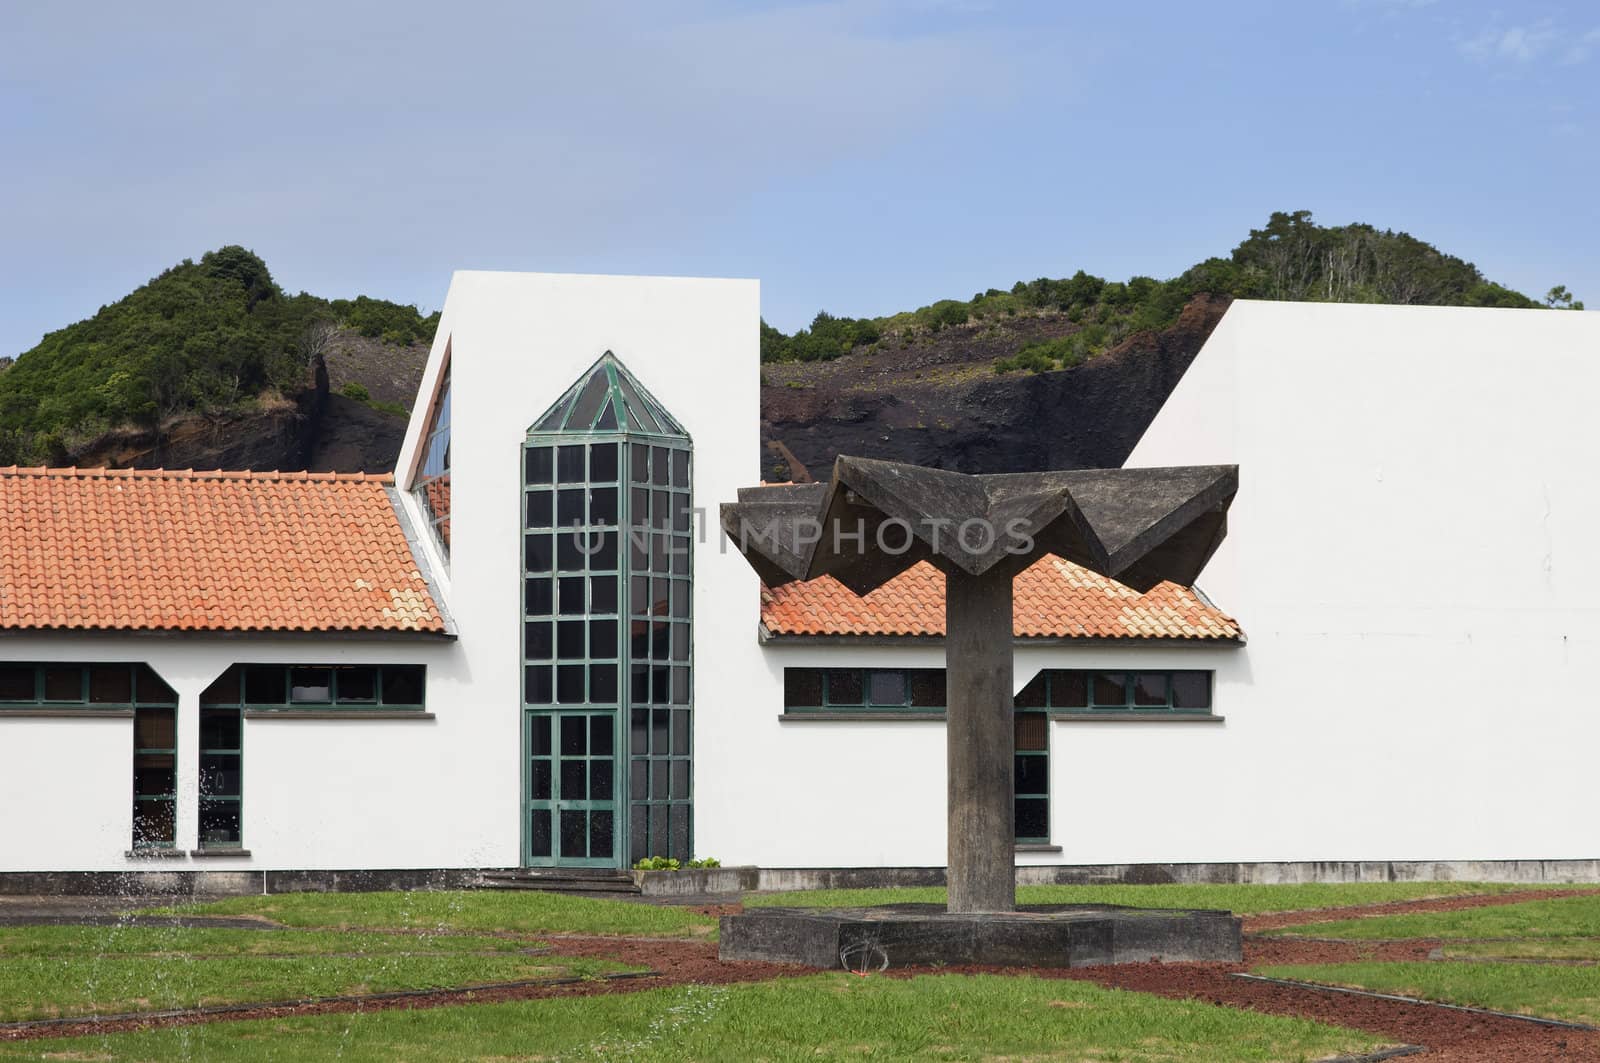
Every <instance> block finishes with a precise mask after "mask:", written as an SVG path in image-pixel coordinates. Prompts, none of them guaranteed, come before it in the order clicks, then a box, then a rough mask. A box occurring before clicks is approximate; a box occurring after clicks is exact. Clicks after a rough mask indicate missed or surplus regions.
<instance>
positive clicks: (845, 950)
mask: <svg viewBox="0 0 1600 1063" xmlns="http://www.w3.org/2000/svg"><path fill="white" fill-rule="evenodd" d="M1239 925H1240V923H1239V919H1238V917H1237V916H1235V915H1234V914H1233V913H1231V912H1223V911H1212V910H1206V909H1196V910H1188V909H1163V908H1126V907H1122V906H1120V905H1112V904H1090V905H1064V904H1040V905H1024V906H1022V907H1020V908H1019V909H1018V910H1017V911H1015V912H1008V913H1004V914H998V915H955V914H951V913H949V912H947V911H945V909H944V907H943V906H942V905H937V904H890V905H881V906H876V907H871V908H751V909H748V910H746V911H745V912H744V913H743V914H741V915H725V916H723V917H722V933H721V947H720V949H719V952H718V955H719V957H720V958H721V959H723V960H764V961H767V962H769V963H796V964H803V965H805V966H807V967H821V968H828V969H835V968H843V969H846V970H853V971H878V970H885V969H887V968H890V967H920V966H927V965H931V964H946V965H949V964H983V965H987V966H996V967H1092V966H1096V965H1101V964H1112V963H1146V962H1149V961H1151V960H1163V961H1165V962H1168V963H1191V962H1215V963H1239V962H1240V961H1241V960H1242V959H1243V945H1242V942H1241V936H1240V930H1239Z"/></svg>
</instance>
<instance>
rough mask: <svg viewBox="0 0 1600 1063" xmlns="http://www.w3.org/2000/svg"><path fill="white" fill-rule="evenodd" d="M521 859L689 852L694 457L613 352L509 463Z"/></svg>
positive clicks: (551, 861) (559, 861)
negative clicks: (518, 561)
mask: <svg viewBox="0 0 1600 1063" xmlns="http://www.w3.org/2000/svg"><path fill="white" fill-rule="evenodd" d="M522 458H523V461H522V469H523V477H522V485H523V486H522V495H523V497H522V500H521V502H522V509H521V521H522V529H523V557H522V584H523V595H522V602H523V615H522V675H523V679H522V741H523V765H524V767H523V837H522V849H523V862H524V863H525V864H527V865H528V866H561V867H623V866H628V865H631V864H632V863H633V862H635V861H637V860H639V859H641V858H643V857H645V856H672V857H676V858H678V859H680V860H687V859H688V858H689V857H690V855H691V854H692V851H693V846H694V823H693V816H694V812H693V802H692V798H691V793H692V783H693V780H692V762H693V732H692V722H693V708H694V706H693V697H692V695H693V689H694V687H693V683H692V682H691V680H690V676H691V669H692V668H693V666H694V660H693V657H694V639H693V632H694V629H693V624H694V615H693V613H694V606H693V588H694V535H693V531H694V520H693V510H692V502H691V499H692V488H691V485H692V482H693V481H692V477H693V473H694V445H693V443H692V441H691V440H690V438H689V434H688V433H687V432H685V431H684V430H683V427H682V425H680V424H679V423H678V422H677V420H676V419H674V418H673V417H672V415H671V414H670V413H668V412H667V410H666V409H665V407H663V406H662V405H661V403H659V402H658V401H656V399H655V398H654V397H653V396H652V395H651V394H650V393H649V392H648V391H647V390H646V389H645V388H644V387H643V386H642V385H641V384H640V383H639V382H638V380H636V379H635V378H634V377H633V375H632V374H631V373H629V372H628V370H627V368H626V367H625V366H624V365H623V364H622V362H621V361H619V360H618V359H617V357H616V356H615V355H614V354H612V353H611V352H610V351H607V352H606V353H605V354H603V355H601V357H600V358H599V360H598V361H596V362H595V363H594V365H592V366H591V367H590V368H589V369H588V370H587V371H586V372H585V373H584V374H583V375H582V376H581V377H579V379H578V381H577V382H576V383H574V384H573V385H572V387H570V388H569V389H568V390H567V392H566V393H565V394H564V395H562V397H561V398H560V399H559V400H557V402H556V403H555V404H554V405H553V406H551V407H550V409H549V410H547V411H546V412H545V413H544V414H543V415H542V416H541V417H540V418H539V419H538V420H537V421H535V422H534V424H533V426H532V427H531V428H530V429H529V430H528V433H527V436H526V438H525V440H524V442H523V454H522Z"/></svg>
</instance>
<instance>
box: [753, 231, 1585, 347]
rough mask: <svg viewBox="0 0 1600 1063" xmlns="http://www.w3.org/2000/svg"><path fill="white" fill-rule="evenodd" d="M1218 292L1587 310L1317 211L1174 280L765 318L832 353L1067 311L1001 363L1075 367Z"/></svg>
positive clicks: (1417, 243) (1406, 239) (768, 337)
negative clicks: (857, 314) (1323, 218)
mask: <svg viewBox="0 0 1600 1063" xmlns="http://www.w3.org/2000/svg"><path fill="white" fill-rule="evenodd" d="M1200 292H1209V293H1212V294H1217V295H1229V296H1234V297H1236V298H1250V299H1288V300H1310V301H1322V302H1338V303H1415V304H1426V305H1431V306H1510V307H1536V306H1542V305H1546V304H1548V305H1551V306H1563V307H1569V306H1570V307H1572V308H1574V309H1582V307H1583V304H1582V303H1575V302H1574V301H1573V300H1572V297H1571V295H1570V294H1569V293H1568V292H1567V290H1566V289H1565V288H1564V287H1556V288H1553V289H1551V291H1550V294H1549V295H1548V296H1547V297H1546V303H1539V302H1536V301H1534V300H1533V299H1530V298H1528V297H1527V296H1526V295H1523V294H1522V293H1520V292H1515V291H1512V290H1511V289H1509V288H1505V287H1503V286H1501V285H1499V284H1496V283H1494V282H1493V281H1490V280H1489V279H1488V278H1486V277H1484V275H1483V274H1482V273H1481V272H1479V270H1478V268H1477V267H1476V266H1474V265H1473V264H1472V263H1470V262H1467V261H1464V260H1462V259H1459V258H1456V257H1455V256H1454V255H1448V254H1445V253H1444V252H1442V251H1440V250H1439V249H1438V248H1436V247H1434V246H1433V245H1431V244H1428V243H1424V242H1423V241H1421V240H1418V239H1417V238H1416V237H1414V236H1411V235H1409V234H1407V233H1403V232H1393V231H1391V230H1387V229H1384V230H1380V229H1376V228H1374V227H1373V226H1371V225H1363V224H1354V225H1340V226H1321V225H1318V224H1316V222H1314V221H1313V220H1312V217H1311V212H1310V211H1306V210H1300V211H1295V212H1294V213H1292V214H1287V213H1283V212H1281V211H1280V212H1276V213H1274V214H1273V215H1272V216H1271V217H1270V218H1269V219H1268V220H1267V224H1266V226H1265V227H1264V228H1260V229H1252V230H1251V232H1250V235H1249V237H1248V238H1246V239H1245V240H1244V242H1243V243H1241V244H1240V245H1239V246H1238V247H1236V248H1234V249H1233V252H1232V253H1231V254H1230V255H1229V256H1228V257H1227V258H1209V259H1206V261H1204V262H1201V263H1198V264H1197V265H1194V266H1191V267H1190V268H1189V269H1187V270H1185V271H1184V272H1183V274H1182V275H1180V276H1177V277H1173V278H1171V279H1169V280H1164V281H1163V280H1156V279H1155V278H1153V277H1132V278H1130V279H1128V280H1127V281H1108V280H1106V279H1104V278H1103V277H1096V276H1093V275H1091V274H1088V273H1085V272H1083V271H1082V270H1079V271H1078V272H1077V273H1076V274H1074V275H1073V276H1071V277H1068V278H1066V279H1063V280H1050V279H1048V278H1044V277H1041V278H1039V279H1038V280H1034V281H1018V282H1017V283H1016V284H1014V285H1012V287H1011V289H1010V290H1009V291H1001V290H1000V289H998V288H990V289H989V290H988V291H986V292H980V293H978V294H977V295H974V296H973V297H972V298H971V299H966V300H961V299H944V300H941V301H939V302H936V303H933V304H931V305H929V306H924V307H922V308H921V309H920V310H914V311H911V312H908V313H901V314H894V315H892V316H889V317H877V318H848V317H834V316H833V315H831V314H828V313H825V312H824V313H819V314H818V315H817V317H816V319H815V320H814V321H813V322H812V323H811V327H810V328H805V329H800V330H799V331H797V332H796V333H795V334H794V335H792V336H788V335H785V334H784V333H782V332H780V331H779V330H777V329H775V328H773V327H771V326H770V325H768V324H766V323H765V322H762V326H761V360H762V361H764V362H788V361H800V362H807V361H825V360H828V359H832V358H838V357H840V356H841V355H844V354H848V353H849V352H850V351H851V350H853V349H855V348H857V347H862V346H866V347H869V348H870V347H871V346H872V345H874V344H878V343H882V342H884V341H885V340H886V339H888V338H890V337H899V338H902V339H904V338H906V337H914V336H916V335H919V334H921V335H926V334H928V333H937V332H939V331H941V330H943V329H945V328H948V327H951V326H955V325H964V324H966V323H968V322H969V321H984V320H988V319H993V318H996V317H1002V316H1016V315H1019V314H1030V313H1032V314H1039V313H1065V314H1066V315H1067V317H1068V319H1069V320H1070V321H1071V322H1072V323H1073V324H1075V325H1077V326H1078V328H1077V329H1076V330H1074V331H1073V332H1072V333H1071V334H1070V335H1068V336H1065V337H1062V338H1060V339H1056V340H1051V341H1049V342H1045V343H1034V344H1031V345H1028V346H1024V347H1021V348H1019V349H1018V350H1017V351H1016V353H1015V354H1013V355H1012V356H1011V357H1009V358H1003V359H1000V360H999V361H998V362H997V363H996V365H995V368H996V370H997V371H1000V372H1006V371H1009V370H1013V369H1031V370H1034V371H1035V372H1043V371H1045V370H1050V369H1062V368H1069V367H1071V366H1074V365H1077V364H1079V363H1081V362H1083V361H1085V360H1086V359H1088V358H1091V357H1093V356H1094V355H1095V354H1098V353H1099V352H1101V351H1103V350H1105V349H1107V348H1108V347H1111V346H1113V345H1114V344H1116V343H1117V342H1118V341H1120V340H1122V339H1123V338H1125V337H1126V336H1129V335H1131V334H1132V333H1134V332H1138V331H1140V330H1143V329H1163V328H1166V327H1167V326H1168V325H1171V324H1172V323H1173V322H1174V321H1176V320H1177V318H1178V313H1179V311H1181V310H1182V309H1183V306H1184V304H1185V303H1187V302H1188V301H1189V299H1190V297H1191V296H1193V295H1195V294H1197V293H1200Z"/></svg>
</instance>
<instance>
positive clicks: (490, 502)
mask: <svg viewBox="0 0 1600 1063" xmlns="http://www.w3.org/2000/svg"><path fill="white" fill-rule="evenodd" d="M759 321H760V286H759V285H758V283H757V282H755V281H750V280H707V279H691V278H674V277H610V276H573V275H558V274H525V273H524V274H519V273H481V272H461V273H457V274H456V275H455V277H454V279H453V281H452V282H451V286H450V294H449V297H448V299H447V300H446V303H445V307H444V311H443V314H442V315H441V322H440V327H439V332H438V338H437V339H436V340H435V344H434V351H433V355H432V358H431V359H430V362H429V366H428V369H427V372H426V374H425V378H424V381H423V384H422V392H421V394H422V395H423V396H428V395H431V394H432V391H433V387H434V381H435V380H436V379H437V376H438V373H439V371H440V364H441V362H442V359H443V354H444V346H445V343H446V341H447V340H448V342H449V343H450V345H451V351H452V358H451V363H452V364H451V369H450V373H451V389H452V415H453V420H454V426H453V429H452V436H451V465H452V473H451V533H452V551H451V561H450V569H451V571H450V575H449V581H448V587H449V590H448V592H447V599H448V605H449V609H450V612H451V615H452V616H453V618H454V620H455V622H456V625H457V627H458V629H459V631H460V640H461V641H460V646H461V651H462V654H463V659H464V661H465V667H466V670H467V672H468V674H469V675H470V677H471V688H470V695H469V696H468V699H467V701H466V702H465V703H463V704H461V705H457V706H452V707H450V709H449V710H448V711H450V712H452V713H455V714H457V715H458V716H459V717H461V718H463V719H464V720H470V721H471V723H470V733H463V734H462V737H461V743H460V744H459V745H457V746H455V747H454V750H453V758H454V767H455V772H454V773H453V774H452V775H450V776H448V777H445V778H443V779H442V780H441V781H442V782H444V783H445V784H446V787H445V788H446V792H447V796H446V797H445V798H444V799H445V800H450V801H453V802H456V803H457V813H458V815H461V816H466V815H470V816H472V817H475V819H476V820H477V824H476V825H475V826H474V828H473V829H474V831H479V830H481V831H482V832H483V838H484V839H485V840H484V841H483V842H482V848H469V847H467V846H462V847H460V852H459V855H458V857H457V860H456V862H455V864H454V866H474V865H483V864H488V865H498V866H507V865H515V864H516V863H518V861H519V860H520V859H521V852H520V838H521V820H520V817H521V809H520V805H521V792H522V791H521V787H522V775H521V744H520V727H521V713H522V708H521V706H522V689H521V640H522V621H521V618H522V585H521V579H520V575H519V573H520V571H521V560H522V443H523V438H524V436H525V435H526V433H527V430H528V427H529V425H531V424H532V423H533V422H534V421H535V420H536V419H537V418H538V417H539V416H540V415H541V414H542V413H544V412H545V410H546V409H547V408H548V407H549V406H550V405H552V404H553V403H554V402H555V401H556V400H557V399H558V398H560V397H561V395H562V394H563V393H564V392H565V391H566V390H567V388H568V387H570V386H571V385H572V384H573V382H575V381H576V380H577V379H578V378H579V376H580V375H581V374H582V373H583V372H584V370H586V369H588V368H589V366H590V365H591V364H592V363H593V362H594V361H595V359H597V358H598V357H600V355H601V354H603V353H604V352H605V351H607V350H609V351H611V352H613V353H614V354H615V355H616V356H617V357H618V358H619V359H621V361H622V363H623V364H624V365H626V366H627V368H628V369H629V371H631V372H632V373H633V374H634V376H636V377H637V378H638V380H639V381H640V383H642V384H643V385H644V386H645V388H647V389H648V390H649V391H650V392H651V393H652V394H653V395H654V396H655V397H656V398H657V399H658V400H660V402H661V403H662V404H663V405H664V406H665V407H666V409H667V411H668V412H669V413H671V414H672V416H673V417H675V418H677V420H678V421H679V423H681V424H682V425H683V426H684V428H685V429H686V430H687V431H688V433H689V435H690V437H691V438H692V439H693V442H694V472H693V491H694V504H695V506H696V507H697V508H700V509H702V510H704V512H705V514H706V522H707V527H708V535H709V538H708V540H707V541H700V542H697V544H696V547H695V557H694V565H695V572H694V576H695V580H694V588H695V589H694V595H695V597H694V641H695V653H696V661H695V668H694V671H693V673H692V675H693V682H694V692H693V697H694V707H695V717H696V723H695V749H694V756H695V763H694V772H695V778H694V782H695V788H696V816H697V820H696V834H697V845H696V847H697V848H698V849H699V850H700V851H701V852H717V851H719V849H720V851H721V852H728V853H731V852H732V850H731V849H730V848H727V847H726V846H728V845H731V844H732V843H733V841H734V839H731V838H729V837H728V836H727V835H726V833H722V834H719V831H718V826H717V815H716V811H717V809H718V808H719V807H720V805H721V803H722V802H724V801H731V802H733V803H741V802H745V801H747V798H746V797H744V796H741V795H742V793H743V792H744V791H742V789H741V787H743V786H747V785H750V784H752V783H755V782H758V781H759V780H760V779H761V778H762V773H763V771H764V770H766V766H758V767H757V768H756V769H755V770H753V771H752V772H750V773H749V774H746V775H737V774H735V775H734V776H733V777H732V778H730V777H729V774H728V772H727V771H726V770H725V768H726V766H727V765H728V764H730V763H736V762H740V759H741V758H740V757H739V756H738V755H737V753H736V748H737V743H738V742H739V739H740V722H739V717H740V715H741V714H742V713H745V712H747V711H748V710H749V709H750V707H751V706H750V701H751V698H750V691H751V690H753V689H758V688H759V687H760V686H761V684H763V683H766V682H770V679H769V678H768V676H767V673H766V669H765V665H764V662H763V661H762V658H761V654H760V648H759V646H758V645H757V643H756V638H755V633H756V630H757V620H758V608H759V598H758V588H759V583H758V581H757V579H756V576H755V574H754V573H753V572H752V571H751V570H750V567H749V566H748V565H747V564H746V563H745V561H744V560H743V558H741V557H739V556H738V555H737V554H736V553H734V552H732V551H729V552H727V553H719V551H718V539H717V537H716V528H717V519H716V513H717V506H718V504H719V503H721V502H723V501H727V500H730V499H732V498H734V497H735V495H736V494H737V491H738V489H739V488H740V487H747V486H749V485H750V484H751V483H753V482H755V481H756V480H757V479H758V477H759V470H758V468H757V458H758V451H757V446H758V443H759V428H758V418H759V413H760V395H759V389H760V364H759V349H758V343H759ZM424 406H425V403H423V402H420V401H419V404H418V406H417V410H418V412H417V414H415V415H414V417H413V421H412V425H411V430H410V432H409V433H408V435H407V440H406V444H405V446H404V448H403V449H402V451H401V454H400V459H399V462H398V467H399V468H400V469H401V470H409V469H410V468H411V467H412V466H413V465H414V464H415V460H416V448H417V447H418V446H419V444H420V439H421V433H422V429H423V424H422V419H423V416H424V414H423V413H422V412H421V411H422V410H423V409H424ZM402 486H404V484H402ZM408 504H410V505H411V509H412V511H413V513H415V512H416V511H415V505H414V503H411V502H410V500H409V499H408ZM417 519H418V521H419V524H420V514H417ZM444 711H447V710H444V709H441V712H444ZM620 763H621V762H620V761H619V764H620ZM620 777H622V778H625V775H623V776H620ZM457 781H459V782H460V784H461V786H462V787H463V792H462V796H461V797H460V798H459V800H457V799H456V798H455V797H453V796H449V795H448V792H449V789H450V787H451V786H453V785H455V784H456V782H457ZM619 807H620V806H619Z"/></svg>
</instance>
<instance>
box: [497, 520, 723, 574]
mask: <svg viewBox="0 0 1600 1063" xmlns="http://www.w3.org/2000/svg"><path fill="white" fill-rule="evenodd" d="M690 541H691V540H690V537H689V536H688V535H687V534H684V535H674V534H668V533H666V532H655V533H653V534H652V533H651V532H648V531H640V530H638V529H631V530H629V531H627V532H626V533H623V532H620V531H589V530H585V529H567V530H562V531H556V532H529V533H528V534H526V535H524V536H523V539H522V567H523V569H524V571H525V574H527V575H529V576H539V577H543V576H548V575H549V574H550V573H551V572H559V573H563V574H565V573H569V572H571V573H579V572H593V573H597V574H598V573H602V572H613V573H614V572H616V571H617V568H618V564H619V562H620V561H621V558H622V555H621V554H620V553H619V550H620V548H621V547H622V545H624V544H626V546H627V548H628V551H629V553H628V563H629V567H630V568H631V569H632V571H634V572H636V573H637V572H655V573H658V574H660V575H673V576H687V575H688V574H689V561H690V556H691V554H692V547H691V546H690Z"/></svg>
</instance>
